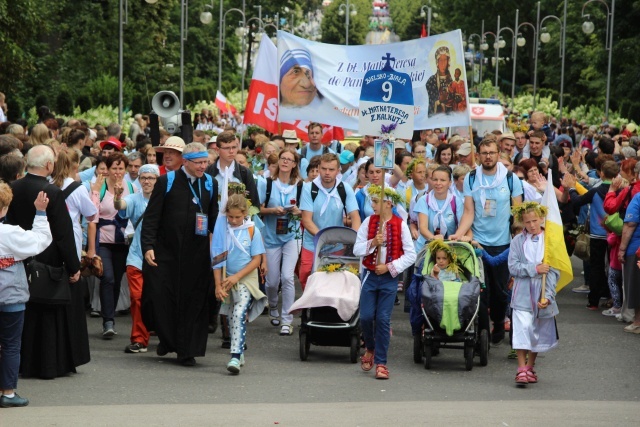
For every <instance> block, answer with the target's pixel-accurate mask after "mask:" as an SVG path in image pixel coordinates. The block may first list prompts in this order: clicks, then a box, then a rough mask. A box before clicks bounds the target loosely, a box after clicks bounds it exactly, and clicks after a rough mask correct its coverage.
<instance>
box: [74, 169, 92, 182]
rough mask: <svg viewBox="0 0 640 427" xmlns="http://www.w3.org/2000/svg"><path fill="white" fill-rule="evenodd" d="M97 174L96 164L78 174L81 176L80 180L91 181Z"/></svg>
mask: <svg viewBox="0 0 640 427" xmlns="http://www.w3.org/2000/svg"><path fill="white" fill-rule="evenodd" d="M95 174H96V167H95V166H92V167H90V168H89V169H86V170H83V171H82V172H79V173H78V175H79V176H80V182H84V181H91V178H93V177H94V175H95Z"/></svg>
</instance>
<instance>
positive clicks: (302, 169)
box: [298, 144, 335, 179]
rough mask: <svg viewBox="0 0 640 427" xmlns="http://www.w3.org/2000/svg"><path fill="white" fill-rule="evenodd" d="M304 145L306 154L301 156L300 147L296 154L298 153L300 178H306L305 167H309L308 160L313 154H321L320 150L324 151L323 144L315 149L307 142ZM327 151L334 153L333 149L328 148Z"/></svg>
mask: <svg viewBox="0 0 640 427" xmlns="http://www.w3.org/2000/svg"><path fill="white" fill-rule="evenodd" d="M306 147H307V155H306V156H305V157H302V148H300V149H299V150H298V154H300V166H299V168H300V176H301V177H302V179H307V168H308V167H309V160H311V159H313V158H314V157H315V156H322V152H323V151H324V145H323V146H321V147H320V149H319V150H316V151H314V150H312V149H311V147H309V145H308V144H307V145H306ZM329 153H333V154H335V151H333V150H332V149H331V148H329Z"/></svg>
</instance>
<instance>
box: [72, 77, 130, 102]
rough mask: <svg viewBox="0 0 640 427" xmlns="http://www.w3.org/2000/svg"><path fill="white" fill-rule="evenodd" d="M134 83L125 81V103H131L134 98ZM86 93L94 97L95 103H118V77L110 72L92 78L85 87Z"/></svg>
mask: <svg viewBox="0 0 640 427" xmlns="http://www.w3.org/2000/svg"><path fill="white" fill-rule="evenodd" d="M133 93H134V90H133V85H132V84H131V83H128V82H126V81H125V82H124V86H123V88H122V98H123V100H122V103H123V105H131V101H132V100H133ZM84 94H86V95H88V96H89V97H91V99H93V101H94V105H104V106H108V105H117V104H118V79H117V78H116V77H114V76H110V75H108V74H103V75H101V76H100V77H97V78H95V79H92V80H90V81H89V82H88V83H87V84H86V85H85V88H84Z"/></svg>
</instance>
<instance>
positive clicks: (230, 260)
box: [227, 227, 265, 275]
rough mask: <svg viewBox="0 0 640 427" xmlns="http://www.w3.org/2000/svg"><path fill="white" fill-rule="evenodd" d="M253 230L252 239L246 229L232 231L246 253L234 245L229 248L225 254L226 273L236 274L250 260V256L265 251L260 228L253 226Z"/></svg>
mask: <svg viewBox="0 0 640 427" xmlns="http://www.w3.org/2000/svg"><path fill="white" fill-rule="evenodd" d="M253 230H254V231H253V240H251V236H250V235H249V230H248V229H244V230H236V231H234V234H235V236H236V238H237V239H238V241H239V242H240V244H241V245H242V247H243V248H244V250H245V251H246V253H245V252H244V251H242V249H240V248H238V247H237V246H235V245H234V246H233V248H231V250H230V251H229V254H228V256H227V275H231V274H236V273H237V272H238V271H240V270H242V269H243V268H244V267H245V266H246V265H247V264H249V262H251V258H253V257H254V256H256V255H261V254H263V253H264V252H265V250H264V244H263V243H262V234H260V230H259V229H258V227H254V228H253Z"/></svg>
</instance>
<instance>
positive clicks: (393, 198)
mask: <svg viewBox="0 0 640 427" xmlns="http://www.w3.org/2000/svg"><path fill="white" fill-rule="evenodd" d="M367 192H368V193H369V197H371V198H373V197H376V198H378V199H380V198H381V196H382V187H379V186H377V185H370V186H369V189H368V190H367ZM384 200H388V201H390V202H391V203H392V204H394V205H397V204H399V203H402V197H400V195H399V194H398V193H396V191H395V190H394V189H393V188H389V187H385V188H384Z"/></svg>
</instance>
